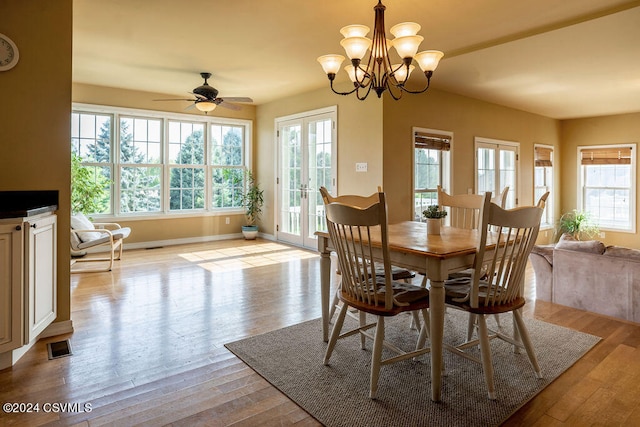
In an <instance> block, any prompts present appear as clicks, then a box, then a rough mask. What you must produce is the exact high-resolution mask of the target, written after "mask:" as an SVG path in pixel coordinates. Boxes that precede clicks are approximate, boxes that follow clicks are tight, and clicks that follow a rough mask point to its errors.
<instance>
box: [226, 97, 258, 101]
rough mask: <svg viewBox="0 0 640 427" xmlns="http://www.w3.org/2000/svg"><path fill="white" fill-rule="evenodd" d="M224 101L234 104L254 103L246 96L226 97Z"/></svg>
mask: <svg viewBox="0 0 640 427" xmlns="http://www.w3.org/2000/svg"><path fill="white" fill-rule="evenodd" d="M224 100H225V101H232V102H253V99H251V98H248V97H246V96H225V97H224Z"/></svg>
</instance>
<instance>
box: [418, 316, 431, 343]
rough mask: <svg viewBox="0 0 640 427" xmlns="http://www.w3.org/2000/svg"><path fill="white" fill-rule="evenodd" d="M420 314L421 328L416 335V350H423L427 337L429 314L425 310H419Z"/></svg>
mask: <svg viewBox="0 0 640 427" xmlns="http://www.w3.org/2000/svg"><path fill="white" fill-rule="evenodd" d="M420 312H421V313H422V327H421V328H420V335H418V342H417V343H416V350H420V349H421V348H423V347H424V345H425V343H426V341H427V338H428V337H429V327H430V326H429V313H428V312H427V310H426V309H424V310H420Z"/></svg>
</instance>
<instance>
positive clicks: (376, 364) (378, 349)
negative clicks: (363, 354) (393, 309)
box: [369, 316, 384, 399]
mask: <svg viewBox="0 0 640 427" xmlns="http://www.w3.org/2000/svg"><path fill="white" fill-rule="evenodd" d="M383 343H384V316H378V322H377V324H376V336H375V339H374V340H373V353H372V355H371V380H370V381H371V386H370V389H369V398H371V399H375V398H376V393H377V392H378V377H379V375H380V359H381V358H382V344H383Z"/></svg>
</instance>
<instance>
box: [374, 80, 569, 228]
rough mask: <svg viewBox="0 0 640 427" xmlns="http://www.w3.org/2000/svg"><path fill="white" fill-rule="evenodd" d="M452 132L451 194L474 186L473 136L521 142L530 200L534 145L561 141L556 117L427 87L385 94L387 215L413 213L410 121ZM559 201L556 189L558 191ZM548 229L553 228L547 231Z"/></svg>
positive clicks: (523, 198) (398, 217) (524, 191)
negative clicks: (397, 94) (400, 94)
mask: <svg viewBox="0 0 640 427" xmlns="http://www.w3.org/2000/svg"><path fill="white" fill-rule="evenodd" d="M414 126H416V127H423V128H430V129H439V130H444V131H449V132H453V135H454V136H453V148H452V151H451V157H452V163H453V166H452V189H451V192H452V193H453V194H459V193H466V192H467V189H468V188H472V189H475V175H474V170H475V165H474V156H473V153H474V138H475V137H485V138H493V139H499V140H507V141H514V142H519V143H520V174H519V187H520V193H519V198H520V199H519V202H520V205H529V204H533V202H534V200H533V194H534V189H533V146H534V144H536V143H538V144H546V145H552V146H555V147H558V146H559V141H560V129H559V122H558V121H557V120H554V119H549V118H546V117H542V116H538V115H535V114H531V113H526V112H523V111H519V110H514V109H511V108H507V107H502V106H499V105H495V104H490V103H487V102H483V101H478V100H475V99H471V98H467V97H463V96H459V95H454V94H451V93H447V92H442V91H438V90H435V89H429V90H428V91H427V92H425V93H424V94H421V95H405V96H404V97H403V98H402V99H401V100H399V101H393V100H391V99H390V98H385V100H384V188H385V191H386V192H387V193H388V196H387V197H388V201H389V221H390V222H398V221H406V220H410V219H411V218H412V216H413V210H412V209H413V195H412V191H413V187H412V185H413V184H412V182H413V165H412V159H413V153H412V150H413V142H412V135H411V131H412V127H414ZM554 200H555V205H556V206H558V205H559V200H560V194H559V192H558V194H556V198H555V199H554ZM556 215H557V213H556ZM548 234H551V233H548Z"/></svg>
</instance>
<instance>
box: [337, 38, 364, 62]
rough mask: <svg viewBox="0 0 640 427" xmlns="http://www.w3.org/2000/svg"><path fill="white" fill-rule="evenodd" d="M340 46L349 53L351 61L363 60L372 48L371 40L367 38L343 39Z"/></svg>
mask: <svg viewBox="0 0 640 427" xmlns="http://www.w3.org/2000/svg"><path fill="white" fill-rule="evenodd" d="M340 44H341V45H342V47H343V48H344V51H345V52H346V53H347V56H348V57H349V59H362V58H364V55H365V54H366V53H367V50H369V47H371V39H368V38H366V37H349V38H346V39H342V40H341V41H340Z"/></svg>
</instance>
